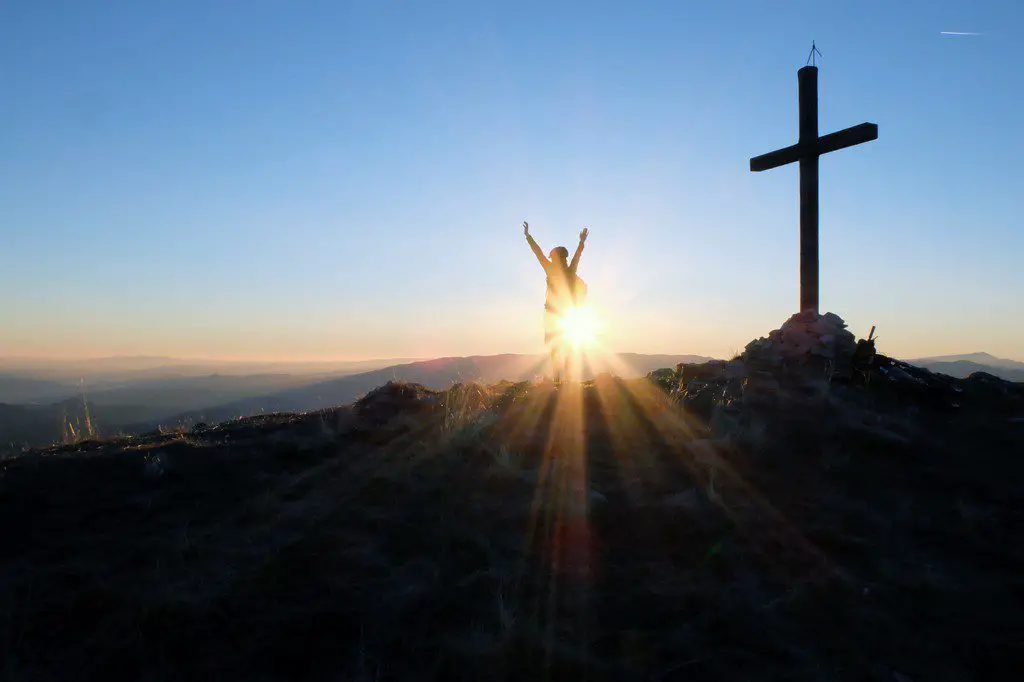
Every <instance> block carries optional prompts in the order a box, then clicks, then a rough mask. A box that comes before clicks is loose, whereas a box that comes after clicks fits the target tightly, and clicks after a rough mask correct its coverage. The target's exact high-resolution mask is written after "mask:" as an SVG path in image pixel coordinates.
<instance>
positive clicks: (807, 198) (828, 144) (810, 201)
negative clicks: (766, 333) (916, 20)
mask: <svg viewBox="0 0 1024 682" xmlns="http://www.w3.org/2000/svg"><path fill="white" fill-rule="evenodd" d="M811 54H812V57H813V54H814V53H813V51H812V53H811ZM797 84H798V85H799V96H800V102H799V104H800V136H799V139H798V140H797V143H796V144H794V145H791V146H789V147H783V148H782V149H776V150H775V151H773V152H768V153H767V154H762V155H761V156H755V157H754V158H752V159H750V170H752V171H754V172H760V171H766V170H769V169H771V168H778V167H779V166H785V165H786V164H789V163H793V162H795V161H799V162H800V310H799V312H808V311H810V312H813V313H815V314H817V313H818V312H819V310H818V305H819V300H818V293H819V292H818V158H819V157H820V156H821V155H822V154H827V153H829V152H834V151H838V150H840V149H845V148H847V147H852V146H854V145H857V144H861V143H863V142H870V141H871V140H877V139H878V126H877V125H875V124H874V123H861V124H860V125H855V126H853V127H850V128H846V129H845V130H840V131H838V132H835V133H829V134H828V135H822V136H821V137H818V67H817V66H805V67H803V68H802V69H800V70H799V71H797Z"/></svg>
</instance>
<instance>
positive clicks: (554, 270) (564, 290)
mask: <svg viewBox="0 0 1024 682" xmlns="http://www.w3.org/2000/svg"><path fill="white" fill-rule="evenodd" d="M546 270H547V291H546V292H545V295H544V308H545V309H546V310H548V311H549V312H556V313H557V312H561V311H563V310H565V309H567V308H569V307H571V306H572V304H573V283H574V282H575V280H576V275H575V274H574V273H573V272H572V271H571V270H569V269H568V268H560V267H558V266H555V265H552V266H550V267H548V268H546Z"/></svg>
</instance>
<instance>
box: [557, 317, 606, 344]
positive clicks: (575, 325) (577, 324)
mask: <svg viewBox="0 0 1024 682" xmlns="http://www.w3.org/2000/svg"><path fill="white" fill-rule="evenodd" d="M558 328H559V331H561V333H562V338H563V339H564V340H565V342H566V344H568V345H570V346H572V347H573V348H574V349H577V350H579V349H584V348H589V347H591V346H593V345H594V344H595V343H596V342H597V335H598V332H599V331H600V324H599V322H598V319H597V316H596V315H595V314H594V311H593V310H591V309H590V308H588V307H586V306H582V307H579V308H569V309H568V310H567V311H565V313H564V314H563V315H562V316H561V317H560V318H559V320H558Z"/></svg>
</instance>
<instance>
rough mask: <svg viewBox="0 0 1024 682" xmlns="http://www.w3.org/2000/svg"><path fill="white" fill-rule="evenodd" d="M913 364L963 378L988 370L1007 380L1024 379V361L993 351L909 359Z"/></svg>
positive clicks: (989, 372)
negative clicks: (997, 355) (998, 354)
mask: <svg viewBox="0 0 1024 682" xmlns="http://www.w3.org/2000/svg"><path fill="white" fill-rule="evenodd" d="M907 362H909V363H910V364H912V365H916V366H917V367H923V368H925V369H929V370H931V371H933V372H939V373H941V374H947V375H949V376H951V377H956V378H957V379H963V378H966V377H968V376H970V375H971V374H973V373H975V372H987V373H988V374H991V375H993V376H997V377H999V378H1000V379H1006V380H1007V381H1024V362H1018V361H1017V360H1007V359H1006V358H999V357H996V356H994V355H992V354H991V353H982V352H979V353H963V354H959V355H940V356H936V357H930V358H917V359H914V360H907Z"/></svg>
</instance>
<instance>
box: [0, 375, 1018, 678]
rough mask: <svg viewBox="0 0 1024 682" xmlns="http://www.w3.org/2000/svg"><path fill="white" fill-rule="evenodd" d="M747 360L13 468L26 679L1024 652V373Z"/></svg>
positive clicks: (5, 504) (465, 673) (493, 673)
mask: <svg viewBox="0 0 1024 682" xmlns="http://www.w3.org/2000/svg"><path fill="white" fill-rule="evenodd" d="M737 369H740V370H742V369H744V368H743V367H742V366H740V365H738V364H737V363H714V364H711V365H704V366H698V365H687V366H683V367H680V368H679V369H678V370H676V371H671V370H668V371H665V372H659V373H657V374H656V375H654V377H652V378H653V379H654V381H651V380H647V379H640V380H635V381H628V382H627V381H620V380H615V379H602V380H600V381H598V382H591V383H589V384H586V385H583V386H580V385H564V386H562V387H559V388H556V387H553V386H551V385H550V384H544V385H541V384H529V383H520V384H502V385H499V386H495V387H490V388H483V387H478V386H469V387H459V388H456V389H453V390H449V391H447V392H443V393H436V392H433V391H430V390H427V389H425V388H423V387H419V386H415V385H409V384H396V383H392V384H388V385H387V386H384V387H383V388H381V389H379V390H376V391H374V392H372V393H370V394H369V395H367V396H366V397H365V398H364V399H362V400H361V401H359V402H358V403H357V404H355V405H354V406H351V407H341V408H334V409H330V410H324V411H319V412H311V413H308V414H304V415H287V414H286V415H265V416H260V417H253V418H248V419H242V420H237V421H232V422H228V423H225V424H222V425H219V426H217V427H213V428H205V429H199V430H197V431H195V432H194V433H179V434H166V435H160V436H156V435H154V436H149V437H146V438H136V439H123V440H115V441H107V442H87V443H82V444H80V445H79V446H76V447H73V448H72V447H67V448H58V449H51V450H46V451H38V452H33V453H29V454H26V455H22V456H20V457H17V458H14V459H11V460H8V461H6V462H4V463H3V468H2V475H0V532H2V533H3V536H4V538H5V542H4V543H2V544H0V578H2V580H0V607H2V608H0V612H2V613H3V614H5V617H4V618H3V619H0V660H3V661H4V665H5V668H4V672H5V674H6V676H7V677H8V678H9V679H18V680H44V679H45V680H108V679H149V680H177V679H211V678H217V679H246V680H276V679H297V680H337V679H351V680H423V679H438V680H442V679H443V680H527V679H588V680H684V679H685V680H693V679H698V680H739V679H742V680H780V679H787V680H821V679H832V680H858V681H860V680H878V681H880V682H881V681H883V680H884V681H885V682H892V681H893V680H905V679H911V680H981V679H1012V678H1013V677H1014V676H1015V675H1014V673H1015V672H1016V673H1020V672H1021V671H1022V670H1024V668H1022V667H1021V666H1022V664H1024V656H1022V654H1024V652H1022V648H1021V642H1022V641H1024V639H1022V635H1024V629H1022V626H1021V620H1020V615H1019V610H1018V605H1019V604H1020V603H1021V598H1022V597H1024V594H1022V587H1021V582H1020V575H1022V573H1024V547H1022V546H1021V544H1020V543H1019V538H1020V537H1021V535H1022V533H1024V517H1022V516H1021V512H1020V510H1021V509H1024V490H1022V487H1021V485H1020V481H1021V480H1024V458H1022V457H1021V456H1020V455H1021V453H1024V388H1022V387H1020V386H1016V385H1013V384H1007V383H1005V382H1000V381H999V380H997V379H993V378H990V377H987V376H985V375H978V376H975V377H972V378H971V379H968V380H962V381H961V380H953V379H949V378H942V377H937V376H936V375H931V374H930V373H927V372H924V371H922V370H918V369H916V368H913V367H909V366H906V365H904V364H902V363H895V362H893V361H890V360H888V359H886V358H883V357H881V356H878V357H875V358H873V359H872V361H871V366H870V367H869V368H867V369H863V371H862V373H861V374H860V375H857V376H859V377H860V378H859V379H854V380H849V381H838V380H836V381H833V382H825V383H822V382H821V380H820V379H814V380H809V379H808V378H807V377H806V376H805V377H802V378H794V377H792V376H790V375H789V374H788V373H787V372H788V371H789V370H785V371H782V372H781V373H778V374H777V375H775V376H767V375H766V374H765V372H764V371H763V370H756V371H755V370H753V369H752V368H747V369H748V370H750V371H749V373H748V377H747V379H748V380H744V382H742V383H741V385H740V388H739V392H738V393H737V394H736V395H735V396H734V397H730V391H731V390H732V389H731V388H730V385H731V384H732V382H733V381H734V380H735V379H736V377H737V374H736V370H737ZM755 376H756V377H758V378H757V380H756V381H749V380H750V379H753V378H754V377H755ZM716 382H724V386H725V388H724V389H723V390H718V389H717V388H716V387H717V386H718V385H719V384H718V383H716ZM772 382H774V383H772ZM659 384H660V385H661V386H662V387H663V388H664V389H665V390H662V388H660V387H659ZM769 385H770V390H769ZM709 387H710V388H711V389H713V390H711V391H710V392H709V391H708V390H707V389H708V388H709ZM666 391H667V392H666ZM706 395H710V396H711V398H712V400H711V401H710V402H708V401H706V400H705V398H704V396H706ZM736 409H738V412H734V410H736ZM708 413H710V414H709V418H710V422H711V424H710V425H709V423H708V421H707V420H705V419H703V418H702V417H701V416H700V415H706V414H708ZM728 414H738V415H739V416H740V417H742V419H743V420H746V421H744V422H743V423H744V424H746V425H747V427H746V428H744V429H739V428H736V426H737V424H738V423H739V422H737V421H735V420H734V421H732V422H730V421H729V419H727V418H726V417H727V416H728ZM753 425H757V428H754V427H753ZM716 429H717V431H716ZM724 433H728V434H729V435H728V437H727V438H722V437H721V436H722V435H723V434H724ZM1007 675H1009V677H1007Z"/></svg>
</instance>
